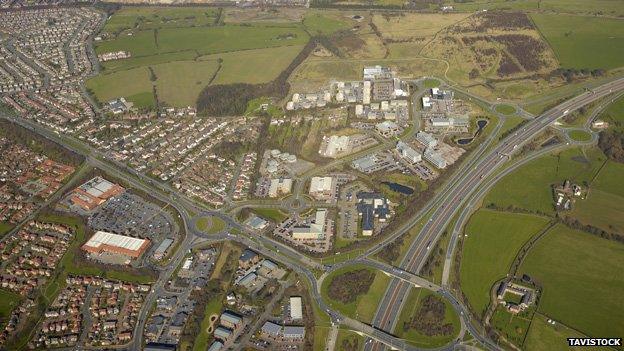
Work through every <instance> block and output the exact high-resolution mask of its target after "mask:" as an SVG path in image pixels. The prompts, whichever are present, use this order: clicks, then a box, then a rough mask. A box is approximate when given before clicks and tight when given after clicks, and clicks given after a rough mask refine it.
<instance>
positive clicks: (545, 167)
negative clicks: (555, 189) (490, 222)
mask: <svg viewBox="0 0 624 351" xmlns="http://www.w3.org/2000/svg"><path fill="white" fill-rule="evenodd" d="M605 160H606V157H605V156H604V155H603V154H602V152H601V151H600V150H599V149H597V148H589V149H585V151H583V149H580V148H577V149H569V150H565V151H562V152H560V153H556V154H550V155H546V156H542V157H540V158H538V159H536V160H533V161H531V162H529V163H528V164H526V165H524V166H522V167H520V168H519V169H517V170H516V171H514V172H513V173H511V174H509V175H507V176H505V177H504V178H503V179H502V180H501V181H499V182H498V183H497V184H496V185H495V186H494V187H493V188H492V190H490V192H489V193H488V194H487V195H486V197H485V199H484V200H483V202H484V203H485V204H490V203H494V204H496V206H498V207H503V208H506V207H508V206H514V207H519V208H523V209H527V210H532V211H540V212H543V213H547V214H554V211H555V210H554V205H553V196H552V190H551V184H555V183H562V182H563V181H565V180H566V179H569V180H571V181H574V182H577V183H579V184H583V182H589V181H591V179H592V178H593V176H594V175H595V174H596V172H597V171H598V169H599V168H600V166H602V163H603V162H604V161H605Z"/></svg>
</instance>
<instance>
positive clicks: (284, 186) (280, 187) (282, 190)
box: [269, 178, 292, 197]
mask: <svg viewBox="0 0 624 351" xmlns="http://www.w3.org/2000/svg"><path fill="white" fill-rule="evenodd" d="M291 189H292V179H290V178H273V179H271V185H269V197H278V196H280V195H286V194H290V190H291Z"/></svg>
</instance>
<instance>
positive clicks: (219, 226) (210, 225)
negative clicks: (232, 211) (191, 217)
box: [195, 217, 225, 234]
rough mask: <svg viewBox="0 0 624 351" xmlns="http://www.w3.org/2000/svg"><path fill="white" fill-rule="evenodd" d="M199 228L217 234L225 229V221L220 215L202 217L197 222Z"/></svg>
mask: <svg viewBox="0 0 624 351" xmlns="http://www.w3.org/2000/svg"><path fill="white" fill-rule="evenodd" d="M195 225H196V226H197V230H199V231H202V232H204V233H208V234H217V233H219V232H221V231H222V230H223V229H225V221H223V220H222V219H221V218H219V217H210V218H208V217H202V218H200V219H198V220H197V222H195Z"/></svg>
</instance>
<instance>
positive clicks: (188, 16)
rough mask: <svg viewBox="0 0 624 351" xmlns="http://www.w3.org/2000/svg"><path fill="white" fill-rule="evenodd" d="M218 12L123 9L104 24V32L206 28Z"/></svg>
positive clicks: (149, 7)
mask: <svg viewBox="0 0 624 351" xmlns="http://www.w3.org/2000/svg"><path fill="white" fill-rule="evenodd" d="M217 15H218V10H217V9H216V8H211V7H156V6H154V7H152V6H136V7H135V6H132V7H123V8H121V9H120V10H119V11H117V12H115V14H114V16H113V17H112V18H111V19H110V20H109V21H107V22H106V25H105V26H104V32H108V33H119V32H121V31H124V30H129V29H134V28H138V29H151V28H167V27H188V26H207V25H212V24H214V23H215V21H216V19H217Z"/></svg>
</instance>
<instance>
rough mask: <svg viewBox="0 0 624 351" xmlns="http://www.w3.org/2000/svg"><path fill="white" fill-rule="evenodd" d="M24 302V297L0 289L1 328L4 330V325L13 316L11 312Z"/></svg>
mask: <svg viewBox="0 0 624 351" xmlns="http://www.w3.org/2000/svg"><path fill="white" fill-rule="evenodd" d="M21 300H22V297H21V296H19V295H17V294H14V293H12V292H10V291H6V290H2V289H0V301H2V303H0V328H3V329H4V323H5V322H6V321H7V319H8V318H9V317H10V316H11V311H13V309H14V308H15V307H17V305H18V304H19V302H20V301H21Z"/></svg>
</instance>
